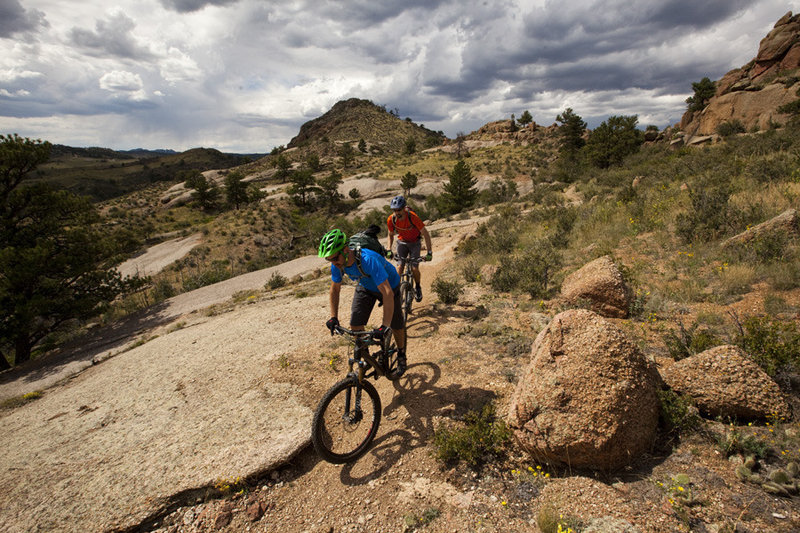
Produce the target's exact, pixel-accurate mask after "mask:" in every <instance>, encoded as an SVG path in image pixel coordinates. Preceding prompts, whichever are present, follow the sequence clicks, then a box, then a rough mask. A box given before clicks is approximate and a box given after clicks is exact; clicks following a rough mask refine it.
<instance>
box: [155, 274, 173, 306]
mask: <svg viewBox="0 0 800 533" xmlns="http://www.w3.org/2000/svg"><path fill="white" fill-rule="evenodd" d="M176 294H177V291H176V290H175V287H173V286H172V284H171V283H170V282H169V281H167V280H165V279H163V278H162V279H160V280H158V281H156V283H155V285H154V286H153V299H154V300H155V301H156V302H161V301H163V300H166V299H167V298H172V297H173V296H175V295H176Z"/></svg>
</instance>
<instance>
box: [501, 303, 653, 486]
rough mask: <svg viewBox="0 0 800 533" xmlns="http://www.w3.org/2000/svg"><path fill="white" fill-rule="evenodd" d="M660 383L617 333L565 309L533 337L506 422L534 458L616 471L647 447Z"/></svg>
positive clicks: (586, 313) (592, 316)
mask: <svg viewBox="0 0 800 533" xmlns="http://www.w3.org/2000/svg"><path fill="white" fill-rule="evenodd" d="M660 385H661V381H660V379H659V376H658V373H657V372H656V370H655V368H654V367H653V365H651V364H650V363H649V362H648V361H647V359H645V357H644V356H643V355H642V354H641V352H639V350H638V349H637V348H636V346H635V345H634V343H633V342H631V341H630V340H629V339H628V338H627V336H626V335H625V334H624V333H623V332H622V331H621V330H620V329H619V328H617V327H616V326H614V325H613V324H612V323H610V322H609V321H607V320H605V319H603V318H602V317H601V316H599V315H597V314H596V313H593V312H591V311H588V310H585V309H571V310H569V311H565V312H563V313H560V314H559V315H557V316H556V317H555V318H553V320H552V321H551V323H550V324H549V325H548V326H547V327H546V328H545V329H544V330H542V332H541V333H540V334H539V335H538V337H537V338H536V341H535V342H534V345H533V348H532V351H531V361H530V363H529V364H528V367H527V369H526V370H525V374H524V376H523V377H522V379H521V380H520V382H519V384H518V385H517V388H516V390H515V391H514V394H513V397H512V399H511V404H510V407H509V413H508V423H509V426H510V427H511V429H512V430H513V433H514V435H515V437H516V439H517V440H518V442H519V443H520V445H521V446H522V447H523V448H524V449H526V450H527V451H528V452H529V453H531V454H532V455H533V456H534V457H535V458H536V459H537V460H545V461H549V462H555V463H562V464H566V465H570V466H572V467H575V468H592V469H597V470H604V471H611V470H616V469H618V468H620V467H622V466H624V465H626V464H629V463H630V462H631V461H633V460H634V459H636V457H637V456H639V455H640V454H642V453H644V452H647V451H648V450H649V449H650V448H651V446H652V443H653V440H654V438H655V435H656V426H657V424H658V413H659V402H658V394H657V391H658V389H659V387H660Z"/></svg>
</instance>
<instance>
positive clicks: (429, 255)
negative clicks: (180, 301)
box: [425, 250, 433, 261]
mask: <svg viewBox="0 0 800 533" xmlns="http://www.w3.org/2000/svg"><path fill="white" fill-rule="evenodd" d="M431 259H433V252H431V251H430V250H428V254H427V255H426V256H425V261H430V260H431Z"/></svg>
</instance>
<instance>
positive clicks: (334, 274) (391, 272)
mask: <svg viewBox="0 0 800 533" xmlns="http://www.w3.org/2000/svg"><path fill="white" fill-rule="evenodd" d="M361 270H363V271H364V273H365V274H366V276H362V275H361V272H360V271H359V270H358V264H357V262H356V261H353V264H352V265H350V266H349V267H345V269H344V272H345V274H347V277H348V278H350V279H352V280H353V281H355V282H356V283H360V284H361V285H362V286H363V287H364V288H365V289H367V290H370V291H372V292H380V291H379V290H378V285H380V284H381V283H383V282H384V281H386V280H387V279H388V280H389V286H390V287H391V288H392V289H393V290H394V289H396V288H397V286H398V285H399V284H400V275H399V274H398V273H397V269H396V268H394V265H393V264H391V263H390V262H389V261H387V260H386V259H385V258H384V257H383V256H382V255H381V254H379V253H377V252H373V251H372V250H368V249H366V248H362V249H361ZM342 279H343V277H342V271H341V270H339V268H338V267H337V266H336V265H334V264H331V280H333V281H334V283H341V282H342Z"/></svg>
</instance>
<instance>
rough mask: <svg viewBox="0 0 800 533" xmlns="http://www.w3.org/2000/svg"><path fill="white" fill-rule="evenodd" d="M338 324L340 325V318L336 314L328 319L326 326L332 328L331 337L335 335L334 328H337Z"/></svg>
mask: <svg viewBox="0 0 800 533" xmlns="http://www.w3.org/2000/svg"><path fill="white" fill-rule="evenodd" d="M338 325H339V319H338V318H336V317H335V316H332V317H331V318H329V319H328V321H327V322H325V327H326V328H328V329H329V330H331V337H333V331H334V329H336V326H338Z"/></svg>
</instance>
